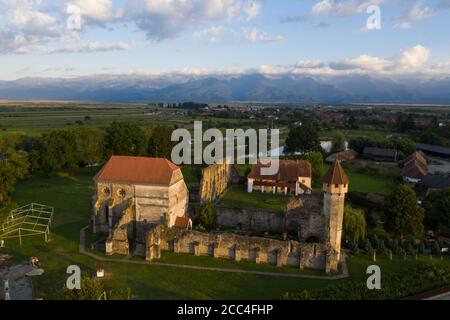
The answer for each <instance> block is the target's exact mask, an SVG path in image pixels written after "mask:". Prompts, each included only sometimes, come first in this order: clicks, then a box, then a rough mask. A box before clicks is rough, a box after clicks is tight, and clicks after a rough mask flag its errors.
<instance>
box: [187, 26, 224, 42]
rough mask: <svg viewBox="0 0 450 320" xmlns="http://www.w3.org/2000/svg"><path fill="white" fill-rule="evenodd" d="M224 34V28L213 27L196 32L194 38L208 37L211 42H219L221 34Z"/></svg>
mask: <svg viewBox="0 0 450 320" xmlns="http://www.w3.org/2000/svg"><path fill="white" fill-rule="evenodd" d="M222 32H223V27H222V26H213V27H210V28H206V29H203V30H201V31H196V32H194V34H193V36H194V38H198V39H199V38H202V37H207V38H208V40H209V41H210V42H217V40H218V39H219V37H220V35H221V33H222Z"/></svg>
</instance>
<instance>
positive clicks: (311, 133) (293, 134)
mask: <svg viewBox="0 0 450 320" xmlns="http://www.w3.org/2000/svg"><path fill="white" fill-rule="evenodd" d="M286 151H287V152H292V153H294V152H300V153H302V154H305V153H308V152H312V151H320V141H319V134H318V132H317V129H316V128H314V127H313V126H311V125H303V126H300V127H293V128H291V130H290V131H289V135H288V137H287V139H286Z"/></svg>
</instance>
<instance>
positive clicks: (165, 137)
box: [148, 126, 174, 159]
mask: <svg viewBox="0 0 450 320" xmlns="http://www.w3.org/2000/svg"><path fill="white" fill-rule="evenodd" d="M172 131H173V128H172V127H169V126H157V127H156V128H155V129H154V130H153V134H152V135H151V136H150V139H149V142H148V153H149V155H150V156H151V157H158V158H167V159H170V158H171V156H172V148H173V146H174V144H173V143H172V141H171V138H172Z"/></svg>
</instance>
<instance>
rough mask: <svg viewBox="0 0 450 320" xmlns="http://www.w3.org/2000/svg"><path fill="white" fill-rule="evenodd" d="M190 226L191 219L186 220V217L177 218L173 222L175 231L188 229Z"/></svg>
mask: <svg viewBox="0 0 450 320" xmlns="http://www.w3.org/2000/svg"><path fill="white" fill-rule="evenodd" d="M190 224H191V219H189V218H186V217H178V218H177V219H176V220H175V225H174V227H175V228H177V229H188V228H189V227H190Z"/></svg>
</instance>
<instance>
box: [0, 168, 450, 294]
mask: <svg viewBox="0 0 450 320" xmlns="http://www.w3.org/2000/svg"><path fill="white" fill-rule="evenodd" d="M94 174H95V172H93V171H90V170H88V169H81V170H77V171H76V172H74V173H73V174H71V175H67V174H60V175H54V176H45V175H37V176H33V177H31V178H29V179H27V180H25V181H22V182H20V183H19V184H18V185H17V187H16V191H15V193H14V197H13V198H14V201H15V202H16V203H17V204H18V205H25V204H28V203H30V202H39V203H43V204H46V205H50V206H54V207H55V223H54V225H53V227H52V234H51V241H50V243H48V244H46V243H44V239H43V237H36V238H27V239H25V241H24V245H23V246H20V245H19V244H18V241H8V242H7V243H6V248H4V249H0V254H3V253H9V254H11V255H13V256H14V260H13V261H12V263H16V262H23V261H27V260H28V259H29V257H30V256H37V257H39V259H40V261H41V263H42V265H43V268H44V269H45V273H44V275H42V276H40V277H37V278H33V285H34V290H35V295H36V297H37V298H44V299H58V298H62V288H63V286H64V284H65V282H66V279H67V276H68V275H67V274H66V269H67V267H68V266H69V265H74V264H75V265H78V266H80V267H81V269H82V271H83V272H84V273H86V274H92V273H93V272H94V270H95V268H96V266H97V262H96V261H95V260H94V259H92V258H89V257H86V256H83V255H81V254H79V253H78V242H79V230H80V229H81V228H82V227H83V226H85V225H87V223H88V221H89V199H90V197H91V196H92V193H93V184H92V180H91V178H92V176H93V175H94ZM255 201H257V200H255ZM162 262H169V263H175V264H198V265H202V266H220V267H225V268H240V269H243V270H246V269H249V268H252V269H254V268H260V270H264V271H269V270H270V271H271V270H272V269H271V268H272V266H266V265H262V266H258V267H253V266H250V265H249V264H246V263H242V264H238V265H235V262H232V261H222V260H219V261H218V260H213V259H211V258H207V257H202V258H194V257H191V256H188V255H180V256H178V255H173V254H165V255H164V256H163V260H162ZM448 262H449V260H448V259H447V260H445V261H440V260H437V259H435V260H433V261H429V260H428V259H427V258H421V259H420V260H419V261H414V260H412V259H409V260H406V261H404V260H402V259H400V258H398V259H395V260H394V261H389V260H388V259H386V258H381V259H380V262H379V263H380V264H381V265H382V268H383V270H386V272H402V271H404V270H406V271H407V270H408V268H412V267H414V266H416V265H417V264H430V263H433V264H443V263H447V264H448ZM371 264H373V262H372V261H371V259H370V257H368V256H363V255H361V256H357V257H352V258H350V260H349V264H348V265H349V269H350V272H351V279H352V280H358V281H359V280H361V281H365V277H366V275H365V272H366V268H367V266H368V265H371ZM105 269H106V273H107V278H106V279H105V280H104V281H105V286H106V288H107V289H124V288H131V289H132V294H133V298H135V299H279V298H281V297H282V296H283V294H284V293H286V292H298V291H303V290H310V291H315V290H321V289H323V288H324V287H327V286H330V285H337V284H338V283H341V282H342V281H348V280H339V281H330V280H309V279H294V278H284V277H268V276H260V275H253V274H235V273H224V272H217V271H204V270H190V269H180V268H173V267H162V266H154V265H153V266H152V265H129V264H123V263H118V262H107V263H105ZM292 270H295V269H292ZM292 270H290V269H289V271H288V272H292ZM295 272H297V271H296V270H295ZM305 274H317V272H316V271H309V270H306V271H305Z"/></svg>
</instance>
